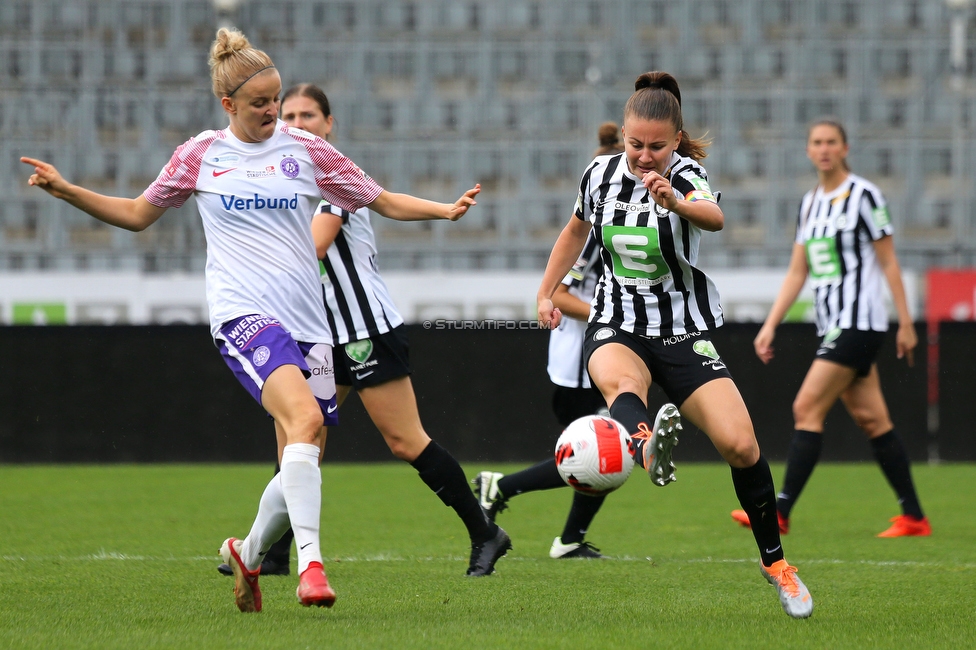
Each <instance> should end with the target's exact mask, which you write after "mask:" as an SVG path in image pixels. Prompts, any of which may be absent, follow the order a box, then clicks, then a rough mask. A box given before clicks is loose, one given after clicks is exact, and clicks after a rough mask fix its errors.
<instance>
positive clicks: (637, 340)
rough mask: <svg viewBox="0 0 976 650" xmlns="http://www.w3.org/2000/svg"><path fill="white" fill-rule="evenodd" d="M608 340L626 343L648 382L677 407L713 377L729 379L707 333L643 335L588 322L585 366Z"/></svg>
mask: <svg viewBox="0 0 976 650" xmlns="http://www.w3.org/2000/svg"><path fill="white" fill-rule="evenodd" d="M607 343H620V344H622V345H625V346H627V347H628V348H630V349H631V350H632V351H633V352H634V353H635V354H636V355H637V356H638V357H640V358H641V360H642V361H643V362H644V364H645V365H646V366H647V369H648V370H649V371H650V373H651V381H653V382H654V383H655V384H657V385H658V386H660V387H661V389H662V390H664V393H665V395H667V396H668V399H669V400H671V401H672V402H674V404H675V405H676V406H678V407H680V406H681V405H682V404H684V403H685V400H686V399H688V397H690V396H691V394H692V393H694V392H695V391H696V390H698V389H699V388H701V387H702V386H704V385H705V384H707V383H708V382H710V381H712V380H713V379H718V378H720V377H728V378H729V379H731V378H732V374H731V373H730V372H729V370H728V368H726V367H725V362H723V361H722V358H721V357H720V356H719V355H718V351H716V350H715V346H714V345H713V344H712V342H711V340H710V339H709V338H708V333H702V332H694V333H692V334H681V335H678V336H664V337H657V336H655V337H644V336H638V335H637V334H631V333H630V332H626V331H624V330H622V329H620V328H619V327H618V326H616V325H605V324H603V323H590V324H589V325H587V327H586V337H585V338H584V339H583V359H585V361H586V365H587V366H589V364H590V356H591V355H592V354H593V353H594V352H595V351H596V349H597V348H599V347H600V346H602V345H606V344H607Z"/></svg>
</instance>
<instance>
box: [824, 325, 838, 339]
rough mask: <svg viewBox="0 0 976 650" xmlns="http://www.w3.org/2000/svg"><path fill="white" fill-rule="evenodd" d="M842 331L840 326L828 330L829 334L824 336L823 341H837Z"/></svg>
mask: <svg viewBox="0 0 976 650" xmlns="http://www.w3.org/2000/svg"><path fill="white" fill-rule="evenodd" d="M840 333H841V329H840V328H839V327H835V328H834V329H832V330H830V331H829V332H827V335H826V336H824V337H823V342H824V343H830V342H832V341H836V340H837V337H838V336H840Z"/></svg>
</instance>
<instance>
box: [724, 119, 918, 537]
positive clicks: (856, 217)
mask: <svg viewBox="0 0 976 650" xmlns="http://www.w3.org/2000/svg"><path fill="white" fill-rule="evenodd" d="M849 149H850V146H849V145H848V142H847V133H846V131H845V130H844V127H843V126H842V125H841V124H840V122H838V121H836V120H831V119H825V120H820V121H818V122H815V123H814V124H813V125H812V126H811V127H810V129H809V132H808V133H807V157H809V158H810V161H811V162H812V163H813V165H814V167H816V169H817V177H818V180H819V183H818V185H817V187H816V188H814V189H813V190H811V191H809V192H807V193H806V195H805V196H804V197H803V201H802V202H801V203H800V212H799V215H798V217H797V226H796V239H795V241H794V243H793V254H792V256H791V258H790V266H789V270H788V271H787V274H786V279H785V280H784V281H783V286H782V287H780V290H779V294H778V295H777V296H776V301H775V302H774V303H773V306H772V308H771V309H770V310H769V316H767V317H766V322H765V323H763V326H762V328H761V329H760V330H759V334H758V335H756V340H755V341H754V346H755V348H756V354H757V355H758V356H759V358H760V359H761V360H762V362H763V363H769V362H770V360H772V358H773V338H774V337H775V336H776V326H777V325H779V324H780V322H782V320H783V317H784V316H785V315H786V311H787V310H788V309H789V308H790V305H792V304H793V303H794V302H795V301H796V298H797V296H798V295H799V294H800V290H801V289H802V288H803V285H804V283H806V281H807V277H810V279H811V281H812V282H813V284H814V292H815V296H816V314H817V335H818V336H822V337H823V341H822V342H821V344H820V348H819V349H818V350H817V358H816V359H814V361H813V363H812V364H811V366H810V369H809V370H808V371H807V375H806V377H805V378H804V380H803V384H802V385H801V386H800V391H799V392H798V393H797V395H796V399H795V400H794V402H793V418H794V431H793V438H792V440H791V442H790V451H789V456H788V457H787V463H786V476H785V477H784V478H783V486H782V489H781V490H780V492H779V494H778V495H777V497H776V516H777V518H778V520H779V527H780V532H782V533H786V532H787V531H789V528H790V512H791V511H792V509H793V506H794V505H795V504H796V500H797V499H798V498H799V497H800V492H802V490H803V487H804V485H806V482H807V479H809V478H810V475H811V474H812V473H813V469H814V467H816V464H817V461H818V460H819V459H820V449H821V446H822V444H823V435H822V434H823V428H824V420H825V419H826V417H827V413H828V411H830V409H831V407H832V406H833V405H834V403H835V402H836V401H837V399H838V398H840V400H841V401H842V402H843V403H844V407H845V408H846V409H847V411H848V413H850V414H851V417H852V418H853V419H854V422H855V423H857V425H858V426H859V427H860V428H861V430H863V431H864V434H865V435H866V436H867V437H868V439H869V440H870V443H871V450H872V451H873V452H874V456H875V459H876V460H877V461H878V465H879V466H880V467H881V471H882V472H883V473H884V475H885V478H887V479H888V483H889V484H890V485H891V487H892V488H893V489H894V490H895V493H896V494H897V495H898V503H899V504H900V505H901V508H902V514H901V515H898V516H896V517H894V518H892V520H891V522H892V524H891V526H890V527H889V528H888V529H887V530H885V531H883V532H881V533H880V534H879V535H878V537H914V536H927V535H930V534H931V532H932V529H931V526H930V525H929V521H928V518H926V517H925V514H924V513H923V512H922V506H921V505H920V504H919V501H918V495H917V494H916V492H915V484H914V482H913V481H912V474H911V465H910V462H909V459H908V453H907V452H906V451H905V447H904V446H903V445H902V443H901V440H900V439H899V438H898V435H897V434H896V433H895V429H894V424H892V422H891V417H890V416H889V414H888V405H887V404H886V403H885V399H884V395H883V394H882V393H881V380H880V378H879V376H878V364H877V363H875V358H876V357H877V354H878V350H879V349H880V348H881V344H882V342H883V341H884V338H885V332H887V330H888V309H887V307H886V306H885V302H884V293H883V292H882V285H881V281H882V277H883V278H884V279H885V280H886V281H887V283H888V287H889V288H890V289H891V296H892V299H893V300H894V304H895V309H896V310H897V312H898V332H897V334H896V339H895V346H896V354H897V355H898V358H899V359H901V358H905V359H906V360H907V362H908V364H909V365H912V354H913V350H914V349H915V346H916V344H917V343H918V336H917V335H916V334H915V324H914V323H913V322H912V317H911V314H910V313H909V312H908V301H907V300H906V299H905V288H904V287H903V286H902V281H901V267H900V266H899V264H898V258H897V257H896V256H895V245H894V242H893V239H892V226H891V218H890V216H889V214H888V207H887V205H886V203H885V200H884V197H883V196H882V195H881V191H880V190H879V189H878V188H877V187H876V186H875V185H874V184H873V183H871V182H870V181H868V180H866V179H864V178H862V177H860V176H858V175H856V174H853V173H851V171H850V168H849V167H848V166H847V154H848V151H849ZM732 518H733V519H735V520H736V521H738V522H739V523H740V524H742V525H743V526H748V525H749V516H748V515H747V514H746V513H745V512H744V511H742V510H734V511H733V512H732Z"/></svg>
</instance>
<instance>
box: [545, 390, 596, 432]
mask: <svg viewBox="0 0 976 650" xmlns="http://www.w3.org/2000/svg"><path fill="white" fill-rule="evenodd" d="M606 406H607V403H606V401H605V400H604V399H603V395H601V394H600V391H599V390H598V389H597V387H596V386H593V387H592V388H567V387H566V386H556V390H555V391H554V392H553V394H552V412H553V413H555V414H556V420H558V421H559V425H560V426H563V427H565V426H568V425H569V423H570V422H572V421H574V420H578V419H580V418H581V417H583V416H584V415H593V414H594V413H596V412H597V409H599V408H600V407H603V408H606Z"/></svg>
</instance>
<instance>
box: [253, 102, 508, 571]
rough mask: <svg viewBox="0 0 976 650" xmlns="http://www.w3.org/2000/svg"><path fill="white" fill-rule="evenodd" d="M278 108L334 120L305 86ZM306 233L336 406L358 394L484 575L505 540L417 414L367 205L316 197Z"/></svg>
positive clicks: (405, 349) (286, 115)
mask: <svg viewBox="0 0 976 650" xmlns="http://www.w3.org/2000/svg"><path fill="white" fill-rule="evenodd" d="M281 116H282V119H283V120H284V121H285V123H286V124H288V125H289V126H291V127H295V128H298V129H302V130H304V131H308V132H309V133H312V134H314V135H317V136H319V137H320V138H322V139H323V140H328V139H329V137H330V135H331V134H332V127H333V125H334V123H335V120H334V117H333V115H332V109H331V106H330V104H329V99H328V97H327V96H326V95H325V93H324V92H322V89H320V88H319V87H318V86H315V85H313V84H300V85H297V86H292V87H291V88H289V89H288V90H287V91H285V94H284V95H283V96H282V99H281ZM312 237H313V239H314V241H315V249H316V256H317V257H318V258H319V260H320V261H321V264H320V270H321V274H322V284H323V285H324V286H323V289H324V291H323V293H324V294H325V306H326V318H327V319H328V322H329V329H330V330H331V332H332V339H331V341H330V342H331V344H332V345H333V346H334V349H335V351H336V353H335V355H334V357H335V358H334V361H335V378H336V393H337V397H336V399H337V404H338V406H342V404H343V402H344V401H345V399H346V397H348V395H349V393H350V391H352V390H355V391H356V392H357V393H359V398H360V400H361V401H362V403H363V406H364V407H365V408H366V412H367V413H369V417H370V418H371V419H372V421H373V424H375V425H376V428H377V429H379V431H380V433H381V434H382V436H383V439H384V440H385V441H386V444H387V445H388V446H389V448H390V451H391V452H392V453H393V455H394V456H396V457H397V458H399V459H400V460H404V461H406V462H408V463H410V464H411V465H412V466H413V467H414V468H415V469H416V470H417V472H418V473H419V475H420V478H421V480H423V481H424V483H425V484H426V485H427V486H428V487H429V488H430V489H431V491H433V492H434V493H435V494H436V495H437V496H438V498H439V499H440V500H441V501H442V502H443V503H444V505H446V506H449V507H451V508H453V509H454V511H455V512H456V513H457V515H458V517H460V518H461V521H463V522H464V524H465V527H466V528H467V530H468V537H469V539H470V542H471V558H470V562H469V564H468V571H467V575H469V576H475V577H478V576H484V575H488V574H490V573H492V572H493V571H494V566H495V562H496V561H497V560H498V559H499V558H500V557H501V556H503V555H504V554H505V553H506V552H507V551H508V549H509V548H511V541H510V540H509V538H508V535H507V534H506V533H505V531H504V530H503V529H502V528H500V527H499V526H498V525H496V524H495V523H494V522H492V521H488V520H487V518H486V517H485V514H484V513H483V512H482V510H481V507H480V505H479V504H478V500H477V499H476V498H475V497H474V495H473V494H472V493H471V490H469V489H468V486H467V479H466V477H465V475H464V470H462V469H461V466H460V465H459V464H458V462H457V460H455V459H454V457H453V456H452V455H451V454H450V452H448V451H447V450H446V449H444V448H443V447H441V446H440V445H439V444H438V443H437V442H436V441H434V440H431V438H430V436H428V435H427V432H426V431H425V430H424V427H423V424H422V423H421V422H420V414H419V412H418V409H417V398H416V396H415V394H414V390H413V383H412V382H411V381H410V373H411V369H410V360H409V344H408V341H407V338H406V334H405V332H404V325H403V318H402V317H401V316H400V314H399V312H398V311H397V309H396V305H395V304H394V303H393V299H392V297H391V296H390V293H389V290H388V289H387V287H386V283H385V282H383V278H382V277H381V276H380V274H379V272H378V271H377V269H376V263H375V259H374V258H375V255H376V241H375V237H374V235H373V228H372V226H371V225H370V217H369V210H368V209H366V208H361V209H360V210H357V211H354V212H352V211H349V210H345V209H343V208H341V207H338V206H335V205H331V204H329V203H327V202H326V201H322V202H321V204H320V205H319V206H318V207H317V209H316V214H315V216H314V217H313V218H312ZM290 552H291V535H289V534H287V533H286V534H285V536H284V537H283V538H282V539H281V540H280V541H279V542H278V543H276V544H275V545H274V546H272V548H271V550H269V551H268V555H267V557H268V559H271V560H273V561H274V565H275V566H278V567H280V566H286V567H287V565H288V559H289V554H290ZM266 562H267V560H266Z"/></svg>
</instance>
